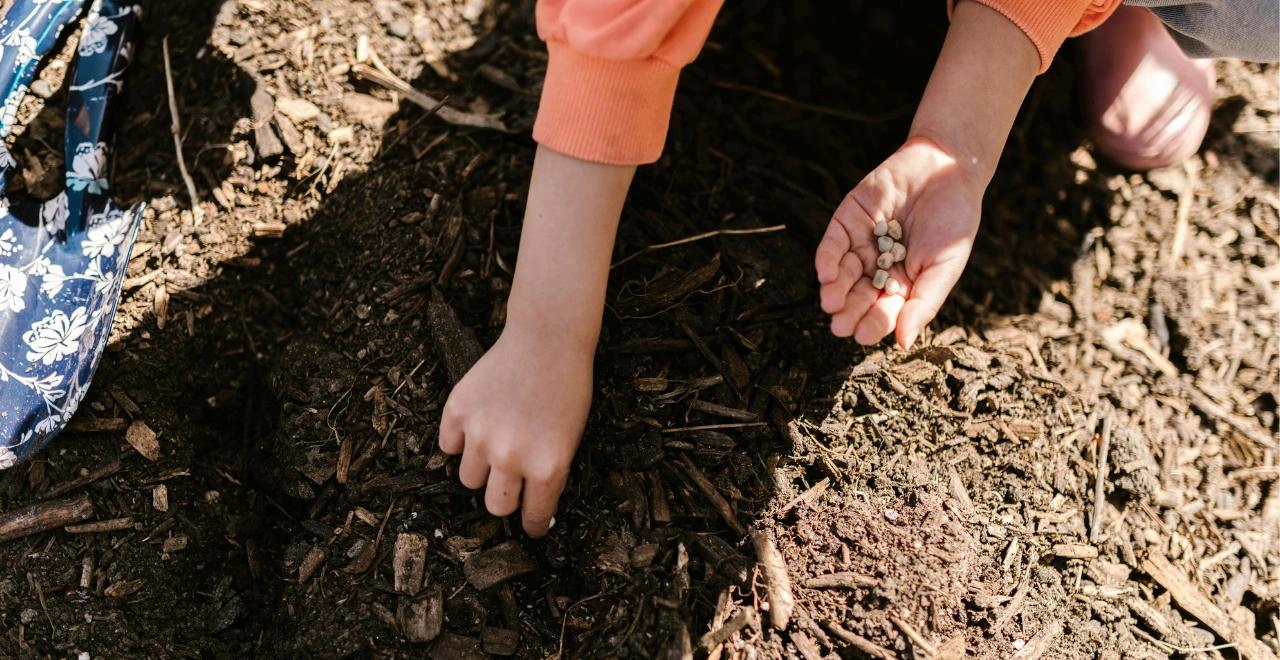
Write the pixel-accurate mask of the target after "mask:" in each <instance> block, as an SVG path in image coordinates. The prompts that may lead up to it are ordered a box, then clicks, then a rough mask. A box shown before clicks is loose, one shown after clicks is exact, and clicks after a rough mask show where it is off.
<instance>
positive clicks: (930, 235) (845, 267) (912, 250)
mask: <svg viewBox="0 0 1280 660" xmlns="http://www.w3.org/2000/svg"><path fill="white" fill-rule="evenodd" d="M982 188H983V186H982V184H980V183H977V182H975V181H973V180H972V179H971V178H969V177H967V176H966V174H965V171H964V168H963V167H962V166H961V165H960V164H959V163H957V162H956V160H955V159H954V158H952V157H951V156H949V155H948V154H947V153H946V152H945V151H943V150H942V149H941V148H939V147H938V146H937V145H936V144H934V143H933V142H931V141H928V140H924V139H913V140H909V141H908V142H907V143H906V144H905V145H903V146H902V148H900V149H898V151H897V152H895V153H894V154H893V155H892V156H890V157H889V158H888V159H887V160H886V161H885V162H884V163H882V164H881V165H880V166H879V167H877V168H876V169H875V170H873V171H872V172H871V173H870V174H868V175H867V176H866V178H864V179H863V180H862V181H861V182H860V183H859V184H858V185H857V187H855V188H854V189H853V190H852V191H850V192H849V194H848V195H845V198H844V201H843V202H842V203H841V204H840V207H839V208H838V209H836V212H835V214H834V216H833V217H832V219H831V223H830V225H828V227H827V231H826V234H825V235H824V236H823V238H822V242H821V244H819V246H818V250H817V255H816V256H815V259H814V265H815V267H816V269H817V273H818V282H819V283H820V284H821V290H820V295H821V302H822V310H823V311H824V312H826V313H828V314H830V315H831V332H832V333H833V334H835V335H836V336H838V337H849V336H853V337H854V338H855V339H856V340H857V341H858V342H859V343H861V344H867V345H869V344H875V343H877V342H879V341H880V340H881V339H883V338H884V337H885V336H886V335H888V334H890V333H895V332H896V335H897V339H898V345H899V346H902V347H903V348H906V347H909V346H910V345H911V344H912V343H913V342H914V341H915V339H916V337H917V336H918V335H919V334H920V331H921V330H922V329H923V328H924V326H925V325H926V324H928V323H929V321H931V320H932V319H933V317H934V315H935V314H937V313H938V309H939V308H941V307H942V303H943V302H944V301H945V300H946V297H947V294H948V293H950V292H951V288H952V287H953V286H955V283H956V281H957V280H958V279H959V278H960V274H961V273H962V272H963V271H964V265H965V263H966V262H967V261H968V259H969V251H970V249H971V248H972V246H973V239H974V236H975V235H976V234H977V231H978V219H979V209H980V206H981V199H982ZM890 219H896V220H898V221H899V222H900V223H902V228H903V238H902V242H903V244H904V245H905V246H906V248H907V255H906V259H905V260H903V261H901V262H899V263H896V264H894V265H893V266H892V267H890V268H889V275H890V276H891V277H893V278H895V279H897V280H898V281H899V282H900V283H902V284H903V285H904V287H905V292H903V293H901V294H899V295H889V294H888V293H885V292H884V291H881V290H879V289H876V288H875V287H874V286H873V285H872V277H873V275H874V274H875V271H876V270H877V266H876V257H877V256H879V250H878V249H877V247H876V236H875V234H874V227H875V223H876V221H878V220H884V221H888V220H890Z"/></svg>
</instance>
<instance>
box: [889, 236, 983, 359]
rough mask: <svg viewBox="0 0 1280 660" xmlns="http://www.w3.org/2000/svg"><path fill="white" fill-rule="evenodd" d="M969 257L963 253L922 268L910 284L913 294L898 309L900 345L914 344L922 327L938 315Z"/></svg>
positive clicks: (908, 345) (906, 346)
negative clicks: (966, 257) (900, 308)
mask: <svg viewBox="0 0 1280 660" xmlns="http://www.w3.org/2000/svg"><path fill="white" fill-rule="evenodd" d="M966 261H967V259H965V258H964V257H963V256H961V257H958V258H950V259H945V260H942V261H938V262H935V263H933V264H932V265H930V266H927V267H925V269H924V270H923V271H921V272H920V275H919V276H918V277H916V279H915V282H913V283H912V285H911V291H910V293H909V295H910V298H908V299H907V302H906V304H905V305H903V306H902V311H901V312H899V313H898V327H897V337H898V346H900V347H902V348H904V349H906V348H911V345H912V344H914V343H915V341H916V338H917V337H919V336H920V331H921V330H923V329H924V327H925V326H926V325H928V324H929V322H930V321H932V320H933V317H934V316H937V314H938V310H939V309H941V308H942V303H943V302H944V301H946V299H947V295H948V294H950V293H951V289H952V288H953V287H954V286H955V285H956V282H957V281H958V280H959V279H960V274H961V273H963V272H964V265H965V262H966Z"/></svg>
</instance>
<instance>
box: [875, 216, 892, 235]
mask: <svg viewBox="0 0 1280 660" xmlns="http://www.w3.org/2000/svg"><path fill="white" fill-rule="evenodd" d="M872 231H873V232H875V235H876V236H884V235H885V234H887V233H889V225H886V224H885V223H884V220H876V228H875V229H873V230H872Z"/></svg>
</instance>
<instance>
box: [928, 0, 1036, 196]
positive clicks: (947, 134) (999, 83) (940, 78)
mask: <svg viewBox="0 0 1280 660" xmlns="http://www.w3.org/2000/svg"><path fill="white" fill-rule="evenodd" d="M1039 66H1040V56H1039V53H1038V52H1037V50H1036V47H1035V45H1034V44H1033V43H1032V42H1031V40H1030V39H1028V38H1027V36H1026V34H1024V33H1023V32H1022V31H1021V30H1020V29H1018V27H1017V26H1016V25H1014V24H1013V22H1011V21H1010V20H1009V19H1007V18H1005V17H1004V16H1002V15H1001V14H999V13H998V12H996V11H994V10H992V9H990V8H988V7H985V6H983V5H980V4H978V3H976V2H960V3H959V4H958V5H957V6H956V9H955V13H954V14H953V15H952V19H951V28H950V29H949V30H948V31H947V38H946V41H945V42H944V43H943V46H942V53H941V54H940V55H939V56H938V63H937V65H936V66H935V67H934V69H933V75H931V76H930V77H929V84H928V86H927V87H926V88H925V92H924V98H922V99H921V101H920V107H919V109H918V110H917V111H916V116H915V120H914V121H913V122H912V124H911V136H912V137H922V138H926V139H928V140H931V141H933V142H934V143H936V144H937V145H938V146H939V147H941V148H942V149H943V150H944V151H946V152H947V153H949V154H951V155H952V157H954V158H955V159H956V160H957V161H958V162H959V164H960V165H961V166H962V167H964V168H965V170H966V171H967V172H968V173H969V174H970V175H971V176H973V177H976V183H977V184H978V185H980V186H982V187H984V188H985V187H986V185H987V183H989V182H990V180H991V175H992V174H993V173H994V172H995V168H996V163H997V162H999V160H1000V153H1001V152H1002V151H1003V150H1004V145H1005V141H1006V140H1007V139H1008V136H1009V131H1010V129H1011V128H1012V127H1013V121H1014V119H1015V118H1016V117H1017V115H1018V108H1019V107H1020V106H1021V105H1022V101H1023V99H1024V98H1025V97H1026V95H1027V90H1029V89H1030V88H1031V83H1032V81H1033V80H1035V76H1036V71H1037V69H1038V68H1039Z"/></svg>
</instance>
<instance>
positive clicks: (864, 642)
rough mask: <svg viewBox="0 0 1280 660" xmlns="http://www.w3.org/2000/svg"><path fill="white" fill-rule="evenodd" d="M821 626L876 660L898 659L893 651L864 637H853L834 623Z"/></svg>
mask: <svg viewBox="0 0 1280 660" xmlns="http://www.w3.org/2000/svg"><path fill="white" fill-rule="evenodd" d="M823 625H825V626H826V627H827V630H830V631H831V634H832V635H835V636H836V637H837V638H839V639H840V641H842V642H845V643H846V644H852V645H853V647H854V648H856V649H858V650H859V651H862V652H863V653H866V654H867V655H869V656H871V657H873V658H876V660H897V658H898V654H896V653H894V652H893V651H890V650H889V649H886V648H885V647H883V646H880V645H879V644H876V643H875V642H873V641H871V640H869V639H867V638H866V637H863V636H861V635H855V634H854V633H851V632H849V631H848V630H845V629H844V628H842V627H841V626H840V624H838V623H836V622H835V621H826V622H824V624H823Z"/></svg>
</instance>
